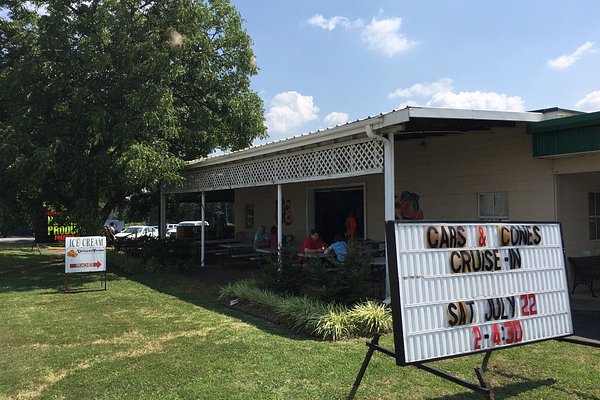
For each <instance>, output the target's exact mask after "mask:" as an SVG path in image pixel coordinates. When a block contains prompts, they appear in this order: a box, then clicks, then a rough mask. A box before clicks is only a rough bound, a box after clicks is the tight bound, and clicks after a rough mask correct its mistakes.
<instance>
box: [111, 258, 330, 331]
mask: <svg viewBox="0 0 600 400" xmlns="http://www.w3.org/2000/svg"><path fill="white" fill-rule="evenodd" d="M211 268H212V267H211ZM113 272H114V273H115V274H117V275H118V276H121V277H123V278H126V279H129V280H132V281H135V282H137V283H140V284H142V285H144V286H147V287H149V288H151V289H153V290H156V291H158V292H161V293H164V294H167V295H169V296H173V297H176V298H178V299H180V300H182V301H185V302H187V303H190V304H194V305H196V306H198V307H202V308H204V309H207V310H210V311H214V312H217V313H219V314H222V315H226V316H228V317H231V318H235V319H238V320H240V321H242V322H244V323H246V324H248V325H252V326H254V327H256V328H258V329H260V330H262V331H264V332H267V333H270V334H274V335H279V336H282V337H285V338H288V339H292V340H314V341H320V339H319V338H317V337H314V336H309V335H306V334H304V333H297V332H294V331H293V330H292V328H290V327H289V326H287V325H284V324H277V323H274V322H271V321H268V320H266V319H263V318H260V317H257V316H254V315H250V314H247V313H245V312H243V311H238V310H235V309H233V308H229V307H225V306H223V305H222V304H220V303H219V302H218V300H217V297H218V295H219V289H220V288H221V287H223V286H224V285H226V284H227V279H222V276H221V277H215V276H214V275H213V276H210V273H211V271H208V270H204V271H201V272H200V273H198V272H197V271H195V272H192V273H185V274H184V273H156V274H133V275H131V274H126V273H123V272H121V271H119V270H118V269H115V270H113ZM213 272H214V273H215V274H218V275H227V274H230V279H229V281H235V280H239V279H245V278H252V277H253V275H254V273H258V272H259V270H248V269H246V270H232V269H229V268H215V271H213Z"/></svg>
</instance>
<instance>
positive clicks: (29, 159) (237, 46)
mask: <svg viewBox="0 0 600 400" xmlns="http://www.w3.org/2000/svg"><path fill="white" fill-rule="evenodd" d="M0 10H3V11H0V171H2V173H1V175H0V185H1V186H2V188H3V190H2V195H0V207H4V208H7V207H21V208H24V209H28V210H31V211H32V212H35V213H38V212H41V211H40V210H41V209H43V207H47V206H50V207H59V208H64V209H67V210H68V211H69V213H70V214H71V215H72V216H73V217H74V218H75V219H77V220H78V221H80V222H82V223H83V224H84V225H85V223H88V224H90V221H92V220H93V221H94V222H95V223H96V224H97V223H98V222H99V221H102V220H103V219H104V218H106V217H107V216H108V215H109V213H110V212H111V210H113V208H114V207H115V206H117V205H119V204H120V203H121V202H122V201H123V200H124V199H125V198H126V196H128V195H131V194H133V193H139V192H142V191H153V190H157V189H158V188H159V186H160V185H161V184H169V185H171V184H176V183H178V182H180V181H181V174H180V172H181V170H182V168H183V167H184V165H185V161H187V160H192V159H196V158H199V157H202V156H206V155H207V154H209V153H211V152H212V151H213V150H214V149H216V148H220V149H239V148H243V147H246V146H248V145H249V144H250V143H251V141H252V140H253V139H254V138H256V137H265V127H264V115H263V113H264V111H263V104H262V101H261V99H260V98H259V96H258V95H257V94H256V93H254V92H253V91H252V90H251V89H250V78H251V76H252V75H255V74H256V73H257V67H256V62H255V58H254V54H253V52H252V48H251V44H252V43H251V39H250V37H249V36H248V34H247V33H246V32H245V30H244V29H243V27H242V19H241V16H240V15H239V13H238V12H237V10H236V9H235V8H234V7H233V6H232V5H230V4H229V2H228V1H227V0H210V1H198V0H175V1H165V2H159V1H137V0H91V1H90V0H87V1H69V0H50V1H27V2H25V1H14V0H13V1H10V0H0ZM6 188H11V190H5V189H6ZM90 226H91V225H90Z"/></svg>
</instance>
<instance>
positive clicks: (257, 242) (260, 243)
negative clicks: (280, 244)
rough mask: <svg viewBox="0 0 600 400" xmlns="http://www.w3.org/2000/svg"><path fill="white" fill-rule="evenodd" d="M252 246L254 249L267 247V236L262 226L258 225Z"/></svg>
mask: <svg viewBox="0 0 600 400" xmlns="http://www.w3.org/2000/svg"><path fill="white" fill-rule="evenodd" d="M252 244H253V245H254V246H256V247H267V246H268V245H269V234H268V233H267V232H266V228H265V226H264V225H260V226H259V227H258V230H257V231H256V233H255V234H254V239H252Z"/></svg>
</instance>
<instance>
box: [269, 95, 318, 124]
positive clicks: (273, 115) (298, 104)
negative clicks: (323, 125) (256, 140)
mask: <svg viewBox="0 0 600 400" xmlns="http://www.w3.org/2000/svg"><path fill="white" fill-rule="evenodd" d="M318 111H319V107H317V106H316V105H314V103H313V98H312V96H304V95H302V94H300V93H298V92H293V91H292V92H282V93H278V94H277V95H275V97H273V100H271V107H270V108H269V112H268V113H267V115H266V118H267V128H268V129H269V133H287V132H289V131H290V130H291V129H294V128H297V127H299V126H301V125H302V124H304V123H306V122H308V121H312V120H315V119H317V117H318V116H317V112H318Z"/></svg>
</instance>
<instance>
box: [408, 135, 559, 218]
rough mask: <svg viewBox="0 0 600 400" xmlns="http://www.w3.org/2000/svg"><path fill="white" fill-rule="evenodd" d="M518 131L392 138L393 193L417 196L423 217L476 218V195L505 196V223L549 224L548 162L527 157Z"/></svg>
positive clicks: (525, 139) (525, 138)
mask: <svg viewBox="0 0 600 400" xmlns="http://www.w3.org/2000/svg"><path fill="white" fill-rule="evenodd" d="M531 155H532V149H531V136H529V135H527V134H526V133H525V130H524V128H518V129H500V130H496V131H494V132H493V133H492V132H478V133H467V134H460V135H456V134H453V135H446V136H443V137H433V138H425V139H423V140H410V141H402V140H399V138H398V137H397V139H396V194H398V195H399V194H400V193H402V192H403V191H405V190H408V191H411V192H415V193H417V194H419V195H420V196H421V200H420V205H421V208H422V209H423V212H424V216H425V219H438V220H476V219H477V217H478V209H477V206H478V204H477V193H480V192H508V212H509V218H510V219H511V220H515V221H518V220H537V221H552V220H554V219H555V214H554V183H553V182H554V178H553V172H552V161H551V160H540V159H533V158H532V156H531Z"/></svg>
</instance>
